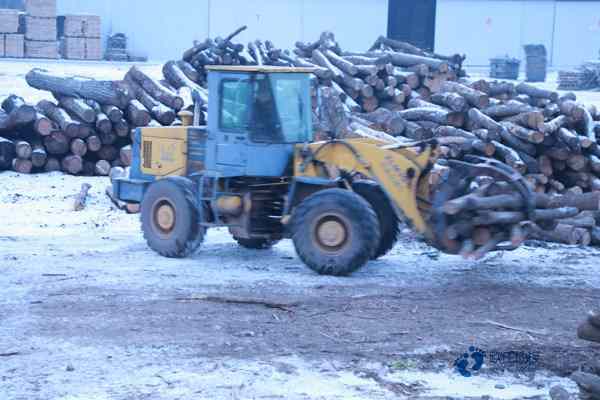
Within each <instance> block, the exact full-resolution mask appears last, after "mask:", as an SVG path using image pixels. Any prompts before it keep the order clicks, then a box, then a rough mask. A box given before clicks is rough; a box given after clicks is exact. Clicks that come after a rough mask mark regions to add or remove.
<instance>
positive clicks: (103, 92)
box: [25, 68, 129, 108]
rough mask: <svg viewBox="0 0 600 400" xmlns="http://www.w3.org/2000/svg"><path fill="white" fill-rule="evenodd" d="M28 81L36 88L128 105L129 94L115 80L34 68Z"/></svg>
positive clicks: (101, 101) (103, 102)
mask: <svg viewBox="0 0 600 400" xmlns="http://www.w3.org/2000/svg"><path fill="white" fill-rule="evenodd" d="M25 79H26V80H27V83H28V84H29V85H30V86H31V87H34V88H36V89H40V90H46V91H49V92H51V93H57V94H61V95H65V96H71V97H79V98H84V99H91V100H95V101H97V102H98V103H100V104H110V105H114V106H117V107H120V108H124V107H125V106H126V105H127V101H128V97H129V94H128V93H127V91H126V90H125V89H124V88H123V87H121V86H120V85H119V83H118V82H115V81H97V80H94V79H89V78H82V77H65V76H59V75H54V74H52V73H50V72H48V71H46V70H43V69H38V68H36V69H33V70H31V71H30V72H29V73H28V74H27V75H26V76H25Z"/></svg>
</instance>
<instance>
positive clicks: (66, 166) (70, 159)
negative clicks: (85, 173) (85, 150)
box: [61, 154, 83, 175]
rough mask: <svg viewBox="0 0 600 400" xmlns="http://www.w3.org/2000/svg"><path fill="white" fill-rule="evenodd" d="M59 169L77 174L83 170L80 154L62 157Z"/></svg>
mask: <svg viewBox="0 0 600 400" xmlns="http://www.w3.org/2000/svg"><path fill="white" fill-rule="evenodd" d="M61 169H62V171H63V172H66V173H67V174H71V175H77V174H78V173H80V172H81V171H82V170H83V160H82V158H81V157H80V156H76V155H73V154H69V155H68V156H66V157H65V158H63V159H62V161H61Z"/></svg>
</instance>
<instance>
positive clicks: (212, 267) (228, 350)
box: [0, 62, 600, 400]
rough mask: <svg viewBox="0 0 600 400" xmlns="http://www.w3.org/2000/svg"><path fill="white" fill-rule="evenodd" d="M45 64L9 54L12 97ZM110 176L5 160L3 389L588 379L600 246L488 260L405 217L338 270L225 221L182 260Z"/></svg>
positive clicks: (83, 392) (213, 389)
mask: <svg viewBox="0 0 600 400" xmlns="http://www.w3.org/2000/svg"><path fill="white" fill-rule="evenodd" d="M36 65H38V64H37V63H36ZM30 66H33V64H31V65H29V64H27V63H17V62H14V63H13V62H9V63H0V71H4V72H2V74H3V75H2V76H0V92H2V93H0V95H4V94H7V93H9V92H11V93H12V92H16V93H19V94H22V95H27V96H28V97H29V96H34V95H35V96H42V95H43V94H39V93H35V92H34V91H32V90H31V89H29V88H26V86H25V84H24V83H23V81H22V76H23V75H24V73H26V71H27V70H28V68H29V67H30ZM46 66H47V67H49V68H51V69H62V70H65V71H68V72H77V73H79V74H81V75H90V74H93V75H94V76H99V77H102V76H104V77H106V78H114V77H116V76H119V74H121V73H122V72H123V71H124V69H125V68H126V66H125V65H123V66H119V67H110V66H106V65H103V64H97V63H90V64H84V63H80V64H70V63H49V64H47V65H46ZM147 68H148V69H149V70H152V71H153V72H157V71H158V67H156V66H148V67H147ZM10 85H12V86H10ZM4 92H6V93H4ZM597 95H598V94H597V93H591V94H587V95H586V96H589V97H588V98H589V99H591V100H592V101H597V102H598V105H600V96H597ZM84 182H88V183H90V184H92V186H93V188H92V191H91V197H90V200H89V203H88V206H87V208H86V209H85V210H84V211H82V212H79V213H75V212H73V211H72V202H73V196H74V195H75V194H76V193H77V192H78V191H79V187H80V186H81V184H82V183H84ZM107 184H108V180H107V179H105V178H80V177H68V176H64V175H62V174H58V173H53V174H49V175H34V176H19V175H18V174H15V173H12V172H4V173H1V174H0V221H1V225H0V399H10V400H13V399H14V400H17V399H18V400H21V399H22V400H25V399H27V400H30V399H65V400H75V399H81V400H84V399H85V400H88V399H91V400H95V399H103V400H104V399H151V400H154V399H192V398H193V399H366V398H369V399H371V398H372V399H388V398H389V399H392V398H393V399H395V398H411V399H412V398H421V399H445V398H452V397H453V398H497V399H514V398H530V399H538V398H539V399H543V398H547V393H548V391H549V388H550V387H551V386H552V385H553V384H556V383H560V384H563V385H565V387H566V388H567V389H569V390H570V391H572V392H576V391H577V390H576V388H575V387H574V385H573V384H572V383H571V382H570V381H569V380H568V379H565V378H564V377H565V376H568V374H570V373H571V372H573V371H575V370H576V369H578V368H584V369H590V368H593V363H594V361H595V360H598V359H599V357H600V346H595V345H592V344H589V343H586V342H583V341H580V340H578V339H577V337H576V332H575V331H576V326H577V324H578V323H579V322H580V321H581V320H582V319H583V318H584V316H585V314H586V312H587V311H589V310H591V309H593V308H600V291H599V290H598V289H599V288H600V265H598V261H597V260H598V259H599V257H600V250H597V249H593V248H576V247H568V246H561V245H554V244H552V245H548V244H546V245H541V244H539V243H531V244H530V245H529V246H525V247H523V248H521V249H520V250H518V251H516V252H512V253H497V254H492V255H489V256H488V257H487V258H486V259H484V260H483V261H480V262H472V261H464V260H462V259H460V258H458V257H455V256H447V255H444V254H440V253H439V252H437V251H435V250H433V249H431V248H430V247H428V246H427V245H426V244H425V243H422V242H421V241H419V240H418V238H415V237H414V236H413V235H412V234H411V233H410V232H407V231H405V232H404V233H403V234H402V237H401V241H400V243H399V244H398V246H397V247H395V248H394V250H393V251H392V252H391V254H390V255H388V256H386V257H384V258H383V259H381V260H379V261H375V262H372V263H370V264H369V265H368V266H367V267H366V268H365V269H363V270H361V271H360V272H358V273H356V274H354V275H353V276H351V277H348V278H332V277H321V276H317V275H315V274H313V273H312V272H311V271H310V270H308V269H307V268H306V267H305V266H304V265H303V264H302V263H301V262H300V261H299V260H298V259H297V257H296V255H295V253H294V250H293V246H292V244H291V243H290V242H289V241H283V242H281V243H280V244H278V245H277V246H276V247H275V248H273V249H272V250H266V251H251V250H246V249H242V248H239V247H238V246H237V245H236V243H235V242H234V241H233V240H232V239H231V238H230V236H229V234H228V232H227V231H226V230H222V229H215V230H213V231H210V232H209V234H208V237H207V240H206V242H205V243H204V245H203V247H202V249H201V251H200V252H199V253H198V254H197V255H195V256H194V257H192V258H190V259H186V260H170V259H164V258H161V257H159V256H158V255H156V254H154V253H153V252H151V251H150V250H149V249H148V248H147V246H146V245H145V243H144V241H143V238H142V235H141V233H140V230H139V220H138V216H135V215H126V214H124V213H123V212H121V211H118V210H115V209H114V208H113V207H112V205H111V203H110V201H109V200H108V199H107V198H106V196H104V195H103V192H104V189H105V187H106V185H107ZM225 300H226V301H225ZM471 346H474V347H476V348H477V349H481V350H483V351H485V352H487V353H488V354H492V353H506V352H511V351H512V352H524V353H535V354H536V360H537V362H536V363H535V364H534V365H533V366H532V368H530V370H529V371H528V372H526V373H523V372H520V373H516V372H515V371H516V368H515V366H514V365H508V370H507V371H504V370H503V368H502V367H501V365H499V364H494V363H491V362H490V363H486V364H484V367H483V369H482V370H481V371H480V373H479V374H477V375H476V376H474V377H470V378H466V377H463V376H461V375H459V374H458V373H457V372H456V371H454V368H453V367H452V364H453V362H454V360H456V359H457V358H459V357H460V356H461V355H462V354H463V353H465V352H468V351H469V347H471ZM485 396H490V397H485Z"/></svg>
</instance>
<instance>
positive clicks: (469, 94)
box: [441, 82, 490, 108]
mask: <svg viewBox="0 0 600 400" xmlns="http://www.w3.org/2000/svg"><path fill="white" fill-rule="evenodd" d="M441 91H442V92H453V93H458V94H459V95H461V96H462V97H464V98H465V99H466V100H467V101H468V102H469V104H471V105H472V106H473V107H476V108H485V107H487V106H488V105H489V104H490V98H489V96H488V95H487V94H485V93H483V92H480V91H478V90H475V89H472V88H470V87H468V86H465V85H462V84H460V83H458V82H444V83H443V84H442V88H441Z"/></svg>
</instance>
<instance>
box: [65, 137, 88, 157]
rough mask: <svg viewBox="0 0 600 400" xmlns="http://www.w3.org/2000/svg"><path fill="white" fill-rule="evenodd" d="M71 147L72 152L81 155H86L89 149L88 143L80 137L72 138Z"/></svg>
mask: <svg viewBox="0 0 600 400" xmlns="http://www.w3.org/2000/svg"><path fill="white" fill-rule="evenodd" d="M69 149H70V150H71V154H73V155H75V156H79V157H83V156H85V155H86V153H87V151H88V148H87V144H86V143H85V142H84V141H83V140H82V139H79V138H77V139H73V140H71V144H70V146H69Z"/></svg>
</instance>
